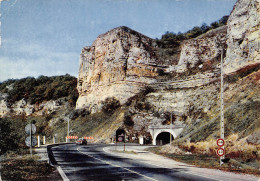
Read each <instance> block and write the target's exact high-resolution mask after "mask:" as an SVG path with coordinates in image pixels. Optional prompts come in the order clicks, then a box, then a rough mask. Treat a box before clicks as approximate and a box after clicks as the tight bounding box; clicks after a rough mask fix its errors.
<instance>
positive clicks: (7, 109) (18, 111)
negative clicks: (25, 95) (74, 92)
mask: <svg viewBox="0 0 260 181" xmlns="http://www.w3.org/2000/svg"><path fill="white" fill-rule="evenodd" d="M68 107H70V106H69V103H68V102H67V101H66V100H65V99H63V98H61V99H58V100H51V101H43V102H41V103H39V104H30V103H28V102H27V101H26V100H25V99H21V100H19V101H17V102H15V103H14V104H10V103H8V101H7V100H6V99H2V100H0V110H1V112H0V117H4V116H12V115H17V116H21V115H24V116H30V115H34V116H43V115H48V114H50V113H52V112H54V111H57V110H59V109H66V108H68Z"/></svg>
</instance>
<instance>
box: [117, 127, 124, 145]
mask: <svg viewBox="0 0 260 181" xmlns="http://www.w3.org/2000/svg"><path fill="white" fill-rule="evenodd" d="M116 142H125V130H123V129H118V130H116Z"/></svg>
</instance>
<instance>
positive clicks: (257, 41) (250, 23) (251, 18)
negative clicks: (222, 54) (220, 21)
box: [225, 0, 260, 74]
mask: <svg viewBox="0 0 260 181" xmlns="http://www.w3.org/2000/svg"><path fill="white" fill-rule="evenodd" d="M227 26H228V29H227V55H226V59H225V73H226V74H231V73H233V72H236V71H238V70H240V69H243V68H246V67H249V68H250V67H252V66H255V65H257V64H259V63H260V31H259V26H260V2H259V0H238V1H237V3H236V4H235V6H234V8H233V11H232V13H231V15H230V16H229V19H228V23H227Z"/></svg>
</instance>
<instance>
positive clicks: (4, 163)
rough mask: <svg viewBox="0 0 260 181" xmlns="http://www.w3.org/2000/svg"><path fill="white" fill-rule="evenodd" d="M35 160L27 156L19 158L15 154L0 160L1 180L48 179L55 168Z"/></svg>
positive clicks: (28, 180)
mask: <svg viewBox="0 0 260 181" xmlns="http://www.w3.org/2000/svg"><path fill="white" fill-rule="evenodd" d="M37 159H38V158H37V157H36V156H33V157H32V158H31V157H30V156H29V155H26V156H20V155H17V154H9V155H8V156H6V157H5V158H4V159H2V158H1V177H2V180H6V181H9V180H10V181H13V180H19V181H30V180H37V181H41V180H48V179H50V177H51V174H52V173H53V172H54V171H55V168H54V167H52V166H50V165H49V164H48V163H47V162H41V161H37ZM52 178H53V176H52ZM56 179H57V178H56ZM57 180H58V179H57Z"/></svg>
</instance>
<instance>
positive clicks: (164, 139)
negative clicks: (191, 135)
mask: <svg viewBox="0 0 260 181" xmlns="http://www.w3.org/2000/svg"><path fill="white" fill-rule="evenodd" d="M173 139H174V138H173V136H172V134H171V133H168V132H162V133H160V134H159V135H158V136H157V137H156V145H166V144H168V143H170V140H173Z"/></svg>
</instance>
